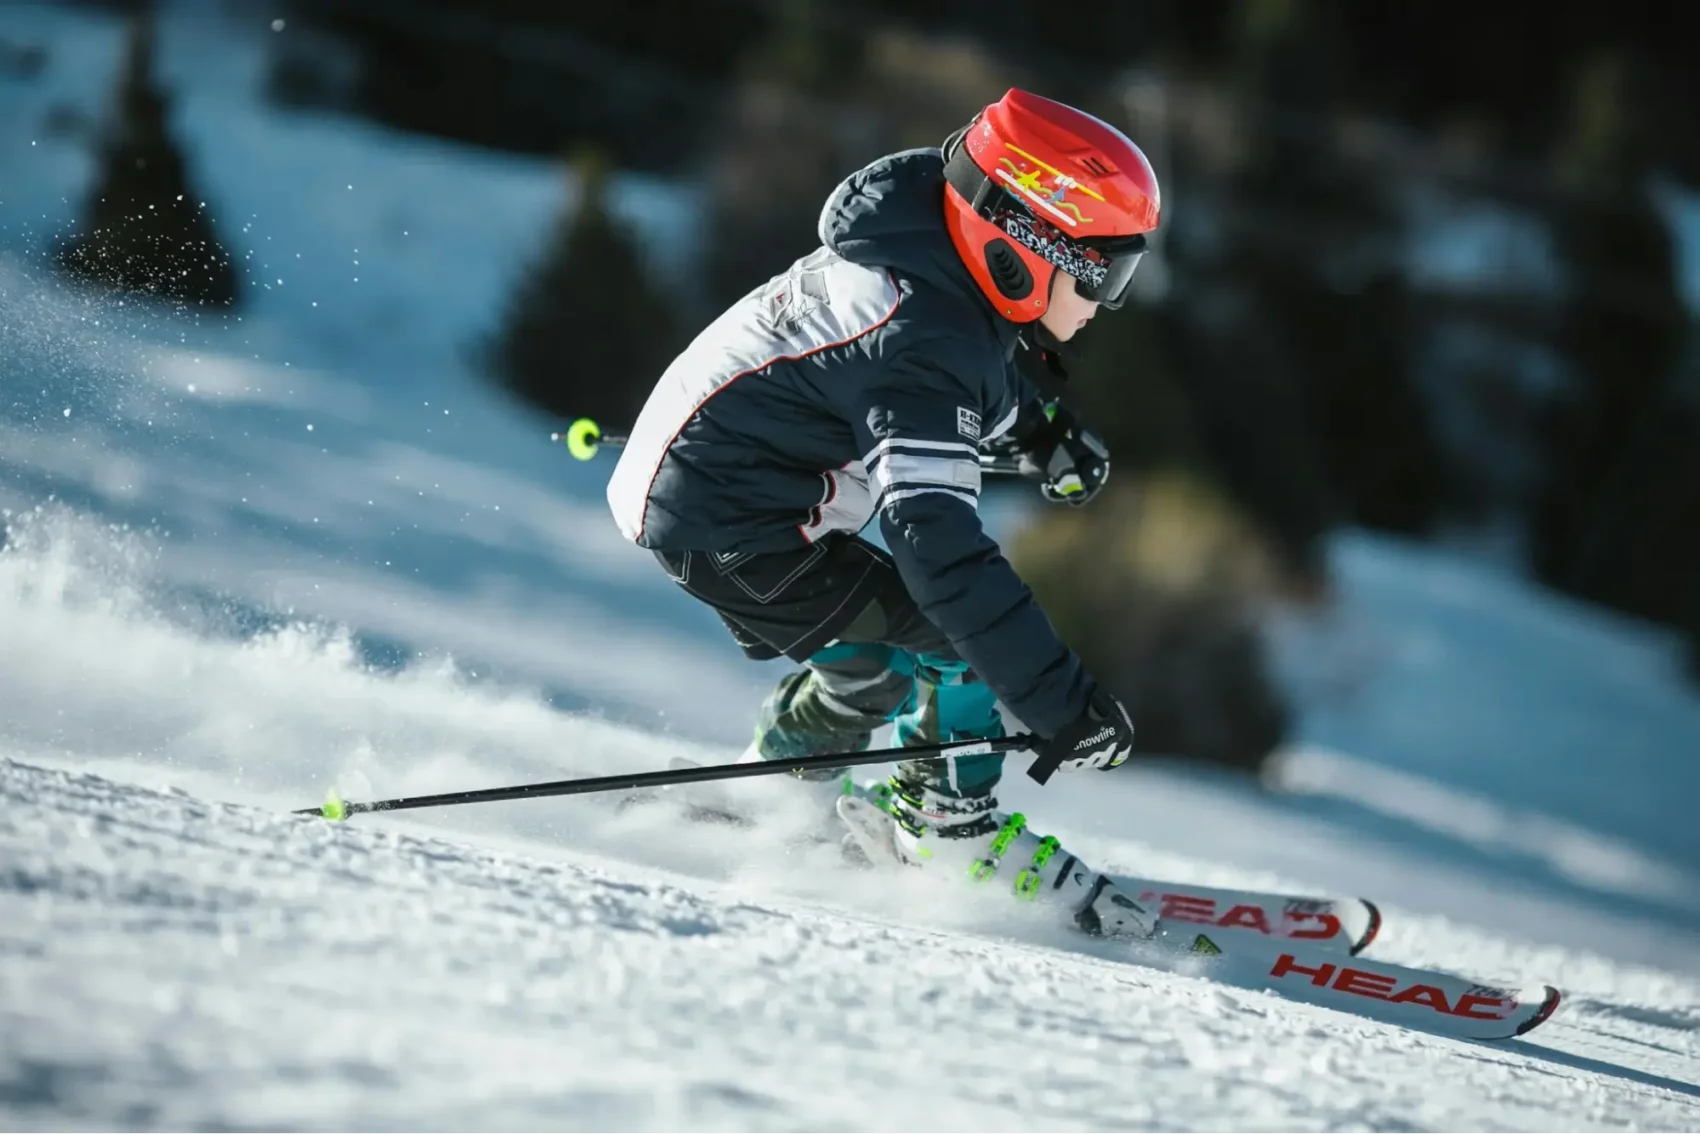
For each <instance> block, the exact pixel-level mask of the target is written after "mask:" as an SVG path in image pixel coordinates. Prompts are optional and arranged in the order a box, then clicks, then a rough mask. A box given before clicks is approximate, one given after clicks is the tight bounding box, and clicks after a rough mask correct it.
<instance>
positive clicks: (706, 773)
mask: <svg viewBox="0 0 1700 1134" xmlns="http://www.w3.org/2000/svg"><path fill="white" fill-rule="evenodd" d="M1033 740H1034V738H1033V737H1030V736H1027V735H1025V734H1023V735H1019V736H1006V737H1000V738H999V739H997V740H957V741H951V742H949V743H945V744H918V745H914V746H912V747H909V748H880V749H876V750H874V751H872V752H837V753H828V754H827V755H825V756H805V757H801V758H799V759H796V760H786V761H778V760H763V761H759V762H756V763H750V764H705V765H701V766H699V767H693V768H668V769H665V770H663V771H659V772H632V773H628V774H626V775H618V776H589V777H586V778H584V779H576V780H553V781H550V782H547V783H537V784H516V785H514V786H512V787H499V788H482V789H479V790H476V791H450V792H442V793H439V794H437V795H414V796H403V797H401V798H399V799H379V800H374V801H373V802H370V803H342V804H339V805H337V806H338V807H339V808H340V811H341V815H340V816H331V817H333V818H340V817H342V816H347V815H358V814H360V813H361V812H364V811H409V810H412V809H414V808H419V807H452V806H455V805H457V804H462V803H496V802H499V801H501V800H506V799H536V798H541V797H543V796H550V795H585V794H587V793H590V792H599V791H630V790H633V789H636V788H650V787H665V786H667V785H669V784H693V783H702V782H704V781H708V780H736V779H743V778H745V777H747V776H773V775H779V774H781V773H784V772H791V771H808V770H810V769H819V768H851V767H857V766H859V765H863V764H885V763H888V762H891V761H895V760H916V759H929V758H933V759H941V760H942V759H946V758H948V757H950V756H952V755H954V752H953V751H952V750H953V749H958V748H974V749H975V750H976V751H977V752H986V751H990V752H1010V751H1013V750H1015V749H1019V748H1027V747H1030V746H1031V745H1032V743H1033ZM330 806H332V805H330V804H327V805H325V807H302V808H298V809H297V810H296V811H295V814H297V815H327V816H330V812H329V811H328V810H327V808H329V807H330Z"/></svg>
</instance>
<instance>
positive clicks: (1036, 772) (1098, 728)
mask: <svg viewBox="0 0 1700 1134" xmlns="http://www.w3.org/2000/svg"><path fill="white" fill-rule="evenodd" d="M1034 751H1035V752H1036V754H1037V755H1036V757H1035V759H1034V761H1033V763H1032V764H1030V765H1029V766H1028V768H1027V774H1028V775H1029V776H1032V777H1033V778H1034V779H1035V780H1037V781H1038V782H1039V783H1041V784H1043V783H1045V782H1046V781H1047V780H1049V779H1050V778H1051V774H1052V773H1053V772H1057V771H1059V770H1060V771H1064V772H1077V771H1079V770H1081V769H1082V768H1101V769H1103V770H1104V771H1109V770H1110V769H1111V768H1116V767H1120V766H1121V765H1122V764H1124V763H1126V761H1127V758H1128V757H1129V756H1131V755H1132V754H1133V718H1132V717H1130V716H1129V715H1128V711H1127V706H1126V705H1123V704H1122V703H1121V702H1120V701H1118V700H1116V699H1115V698H1114V697H1112V696H1110V695H1109V694H1108V693H1105V692H1104V691H1103V690H1101V689H1100V690H1098V691H1097V692H1096V693H1093V694H1092V699H1091V700H1090V701H1088V702H1087V703H1086V711H1085V712H1084V713H1081V714H1080V716H1078V717H1076V718H1075V719H1074V722H1073V723H1072V724H1070V725H1068V726H1067V727H1066V728H1064V729H1063V730H1062V731H1061V732H1059V733H1057V734H1056V735H1055V736H1053V737H1051V738H1050V739H1048V740H1046V741H1044V742H1042V743H1041V744H1039V745H1038V747H1037V748H1036V749H1035V750H1034Z"/></svg>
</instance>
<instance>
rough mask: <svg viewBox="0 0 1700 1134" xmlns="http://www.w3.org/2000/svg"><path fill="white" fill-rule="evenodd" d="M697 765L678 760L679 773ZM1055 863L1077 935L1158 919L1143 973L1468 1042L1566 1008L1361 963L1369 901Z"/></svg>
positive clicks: (717, 813)
mask: <svg viewBox="0 0 1700 1134" xmlns="http://www.w3.org/2000/svg"><path fill="white" fill-rule="evenodd" d="M690 763H691V762H690V761H685V760H675V761H674V764H675V765H676V766H688V765H689V764H690ZM815 786H823V785H815ZM657 802H672V803H675V804H677V805H678V806H679V807H680V809H681V811H682V813H683V815H684V816H685V817H686V818H687V819H688V820H690V821H693V822H702V823H710V824H724V825H729V826H735V827H744V828H751V827H756V826H759V825H760V819H759V818H758V817H757V816H756V815H753V814H750V813H747V812H741V811H740V810H739V809H738V807H737V804H736V803H735V802H733V801H732V800H731V799H729V798H728V797H726V796H725V795H722V794H719V793H715V792H713V791H712V790H710V791H707V792H704V791H702V790H700V789H699V790H695V791H690V792H686V793H681V794H680V795H673V794H672V793H671V792H670V791H669V790H666V789H664V790H663V791H662V792H660V793H650V794H648V795H645V796H642V797H627V798H626V799H625V800H623V801H622V803H621V806H622V807H630V806H638V805H642V804H652V803H657ZM838 811H839V816H840V818H841V819H842V820H844V822H845V823H846V824H848V826H849V828H850V830H851V831H852V832H853V833H854V834H857V835H858V836H859V838H858V839H857V840H856V841H857V843H858V845H859V846H860V847H861V848H862V853H863V856H865V857H866V858H867V861H870V862H872V861H880V860H881V859H882V857H883V856H881V855H879V854H878V853H877V852H876V853H875V854H873V855H871V856H870V855H869V854H868V851H869V850H870V848H872V847H873V846H874V844H875V843H876V842H877V841H878V835H877V831H878V828H879V826H880V825H881V824H882V823H883V822H885V821H888V820H889V816H887V815H886V814H885V812H884V810H883V809H882V808H880V807H879V805H878V803H877V802H876V801H875V800H873V799H872V798H867V797H866V796H865V793H864V791H863V790H862V789H861V787H860V786H859V785H854V784H853V785H852V787H851V789H850V791H849V793H847V795H846V798H844V799H843V800H841V801H840V805H839V808H838ZM1058 859H1059V861H1058V862H1057V864H1056V866H1055V868H1054V869H1055V870H1056V871H1057V873H1056V875H1055V877H1054V880H1052V881H1051V883H1050V884H1051V886H1054V887H1057V888H1059V889H1067V890H1075V891H1077V892H1078V893H1080V894H1082V895H1090V896H1089V897H1087V898H1086V902H1085V905H1084V906H1083V907H1082V908H1081V911H1080V914H1078V915H1076V926H1077V927H1078V928H1080V929H1081V930H1082V931H1083V932H1086V933H1092V929H1091V928H1090V926H1091V925H1092V924H1096V923H1097V922H1098V921H1099V920H1100V919H1098V918H1096V917H1095V916H1093V915H1090V914H1088V913H1087V911H1090V910H1092V909H1093V907H1094V905H1095V904H1097V903H1099V902H1100V901H1102V902H1104V903H1106V904H1105V905H1104V907H1103V908H1104V911H1105V914H1106V915H1107V916H1106V917H1105V918H1104V919H1102V920H1103V921H1104V923H1105V924H1110V921H1109V917H1108V915H1109V911H1110V910H1111V908H1112V904H1113V905H1122V904H1129V903H1131V905H1132V906H1133V907H1137V908H1140V909H1142V910H1144V911H1148V912H1149V913H1151V914H1153V915H1154V916H1155V918H1156V924H1157V929H1156V932H1155V934H1154V935H1153V936H1152V937H1151V938H1149V939H1146V940H1135V939H1128V959H1129V960H1130V961H1132V962H1134V963H1148V964H1153V965H1156V966H1158V967H1162V968H1166V969H1170V970H1179V971H1183V972H1195V973H1196V974H1197V975H1199V976H1202V977H1205V978H1207V979H1210V980H1215V981H1219V982H1221V983H1223V984H1226V985H1229V986H1232V987H1238V988H1243V989H1247V990H1254V991H1263V992H1268V993H1270V994H1272V995H1276V996H1279V997H1281V998H1283V999H1285V1000H1290V1001H1293V1002H1296V1003H1304V1004H1311V1005H1315V1006H1318V1007H1323V1008H1329V1009H1333V1010H1335V1011H1340V1012H1346V1013H1349V1014H1351V1015H1354V1016H1359V1017H1363V1018H1366V1019H1372V1020H1377V1021H1380V1022H1382V1023H1387V1024H1392V1025H1396V1026H1400V1027H1407V1028H1412V1029H1415V1030H1419V1031H1423V1032H1426V1033H1429V1034H1433V1035H1441V1036H1448V1037H1451V1038H1455V1039H1462V1040H1480V1041H1492V1040H1505V1039H1512V1038H1514V1037H1517V1036H1521V1035H1526V1034H1527V1033H1528V1032H1530V1031H1531V1030H1533V1029H1535V1028H1537V1027H1539V1026H1540V1025H1541V1024H1543V1023H1545V1022H1546V1021H1547V1020H1549V1019H1551V1018H1552V1015H1553V1013H1554V1012H1555V1011H1556V1010H1557V1008H1558V1005H1559V1002H1560V1000H1561V999H1562V997H1561V994H1560V992H1559V991H1558V989H1556V988H1553V987H1552V986H1550V985H1546V984H1534V985H1529V986H1526V987H1512V986H1509V985H1506V984H1503V983H1492V982H1484V981H1479V980H1475V979H1472V978H1469V977H1463V976H1457V975H1454V974H1451V973H1445V972H1439V971H1435V970H1429V969H1418V968H1411V967H1409V966H1404V965H1399V964H1394V963H1391V962H1388V961H1383V960H1380V959H1378V958H1369V957H1365V956H1363V955H1362V954H1363V953H1364V951H1365V950H1366V949H1367V948H1369V946H1370V945H1371V944H1372V943H1373V942H1374V941H1375V940H1376V938H1377V936H1378V934H1379V933H1380V931H1381V927H1382V916H1381V911H1380V910H1379V909H1378V908H1377V907H1376V905H1375V903H1373V902H1371V901H1368V900H1366V899H1362V898H1344V899H1342V898H1323V897H1311V896H1302V895H1293V894H1283V893H1273V892H1267V891H1259V890H1238V889H1225V888H1220V887H1212V886H1198V885H1192V884H1190V883H1181V882H1175V881H1173V880H1167V879H1156V878H1144V877H1140V876H1137V875H1130V874H1115V873H1103V872H1099V871H1097V870H1094V869H1092V868H1091V867H1088V866H1086V865H1085V864H1084V863H1080V862H1078V860H1076V859H1074V858H1073V856H1070V855H1068V854H1067V852H1066V851H1064V852H1061V853H1060V854H1059V856H1058ZM1074 901H1076V902H1078V901H1079V899H1074ZM1082 915H1085V916H1084V917H1083V916H1082Z"/></svg>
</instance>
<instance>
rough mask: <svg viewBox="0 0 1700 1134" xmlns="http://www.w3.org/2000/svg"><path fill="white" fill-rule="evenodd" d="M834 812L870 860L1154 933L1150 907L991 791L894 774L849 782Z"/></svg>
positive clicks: (1091, 921)
mask: <svg viewBox="0 0 1700 1134" xmlns="http://www.w3.org/2000/svg"><path fill="white" fill-rule="evenodd" d="M838 816H839V818H840V819H842V820H843V821H844V824H845V826H846V827H847V828H848V829H849V838H850V839H851V840H853V841H854V843H855V845H856V847H857V849H858V851H859V852H860V854H861V855H862V856H863V857H864V858H865V859H866V861H867V862H869V863H870V864H872V865H874V866H881V865H885V866H893V867H898V866H901V867H920V868H923V869H927V870H931V871H938V872H941V873H943V874H944V875H946V876H949V875H955V876H957V877H959V878H961V879H962V880H963V881H964V882H967V883H969V884H971V885H973V886H975V887H976V888H980V887H990V888H992V889H996V890H1003V891H1005V892H1007V893H1009V894H1010V895H1011V896H1012V897H1014V898H1016V899H1019V900H1024V901H1043V902H1045V903H1046V904H1048V905H1053V906H1056V907H1058V911H1059V913H1061V914H1062V915H1063V916H1065V917H1068V918H1071V919H1072V921H1073V923H1074V926H1075V928H1077V929H1079V930H1080V931H1082V932H1084V933H1087V934H1089V935H1091V936H1094V937H1118V938H1128V939H1133V940H1148V939H1150V938H1151V937H1152V936H1153V935H1154V934H1155V933H1156V932H1157V912H1156V911H1155V910H1154V909H1151V908H1149V907H1147V906H1144V905H1142V904H1141V903H1140V902H1138V901H1135V900H1134V899H1133V897H1131V896H1130V895H1128V894H1126V893H1124V892H1123V891H1122V890H1120V889H1119V888H1118V887H1117V886H1116V885H1115V884H1114V882H1112V881H1111V879H1110V878H1109V876H1108V875H1105V874H1101V873H1099V872H1098V871H1096V870H1094V869H1092V868H1091V867H1090V866H1088V865H1086V864H1085V863H1084V862H1082V861H1080V859H1079V858H1077V857H1076V856H1074V855H1072V854H1070V853H1069V852H1068V851H1067V850H1066V849H1064V848H1063V846H1062V844H1061V843H1060V842H1058V841H1057V839H1056V838H1055V837H1053V836H1051V835H1039V834H1038V833H1037V832H1035V831H1033V830H1031V829H1030V828H1029V827H1028V826H1027V817H1026V816H1025V815H1022V814H1021V813H1020V812H1019V811H1018V812H1015V813H1014V814H1005V813H1004V812H1001V811H999V810H997V800H996V799H995V798H993V797H992V796H991V795H990V794H989V793H988V794H984V795H976V796H971V797H962V796H951V795H945V794H943V793H940V792H937V791H934V790H932V789H930V788H928V787H926V786H925V785H920V784H916V783H913V782H908V783H906V782H904V780H903V778H902V777H900V776H893V777H892V778H891V779H890V780H887V781H885V782H884V783H880V784H872V785H866V786H856V787H854V788H852V790H851V791H850V792H849V793H847V794H845V795H844V796H842V797H841V798H840V799H839V801H838Z"/></svg>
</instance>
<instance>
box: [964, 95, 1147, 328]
mask: <svg viewBox="0 0 1700 1134" xmlns="http://www.w3.org/2000/svg"><path fill="white" fill-rule="evenodd" d="M944 158H945V167H944V175H945V191H944V216H945V227H946V228H947V229H949V230H950V239H951V243H953V244H955V245H956V251H957V254H958V255H959V256H961V257H962V262H963V263H964V264H966V265H967V266H968V271H969V272H970V273H971V274H972V275H973V276H974V281H975V282H976V283H978V284H979V285H980V290H981V291H982V292H984V293H985V295H986V298H987V299H989V300H991V302H992V306H993V307H995V308H997V311H998V313H999V314H1000V315H1002V316H1003V317H1004V318H1006V319H1009V320H1011V321H1012V322H1016V323H1031V322H1032V321H1034V320H1035V319H1037V318H1039V317H1040V316H1041V315H1043V314H1044V313H1045V308H1046V307H1047V306H1049V305H1050V296H1051V279H1052V277H1053V275H1055V273H1056V271H1057V270H1058V269H1059V268H1060V269H1061V270H1062V271H1064V272H1066V273H1067V274H1068V275H1070V276H1072V277H1073V279H1074V286H1075V289H1076V290H1077V291H1079V292H1080V294H1081V295H1083V296H1085V297H1086V298H1088V299H1092V300H1096V301H1097V302H1099V303H1101V304H1103V305H1104V306H1105V307H1110V308H1116V307H1120V306H1121V305H1122V303H1123V302H1124V301H1125V300H1126V299H1127V293H1128V285H1129V284H1130V282H1131V281H1132V279H1133V270H1134V268H1135V267H1136V266H1137V265H1138V263H1139V257H1140V256H1141V255H1142V254H1143V253H1144V251H1145V233H1147V232H1150V231H1151V230H1152V229H1154V228H1156V227H1157V217H1158V207H1159V191H1158V188H1157V175H1156V174H1155V173H1153V172H1152V170H1151V163H1150V162H1148V161H1146V160H1145V155H1144V154H1143V153H1141V152H1140V150H1139V147H1138V146H1136V145H1134V144H1133V143H1132V142H1131V141H1129V140H1128V138H1127V136H1126V135H1125V134H1123V133H1122V132H1121V131H1120V130H1117V129H1116V128H1115V127H1114V126H1111V125H1110V124H1108V123H1107V122H1103V121H1100V120H1099V119H1097V118H1094V117H1092V116H1091V115H1090V114H1087V113H1085V112H1083V111H1079V110H1076V109H1074V108H1073V107H1071V106H1065V105H1063V104H1062V103H1060V102H1053V101H1052V100H1050V99H1048V98H1042V97H1040V96H1039V95H1036V94H1030V93H1029V92H1027V91H1023V90H1017V89H1015V88H1013V87H1012V88H1011V89H1010V90H1009V91H1008V92H1006V93H1005V94H1004V96H1003V97H1002V98H1001V99H999V100H998V101H997V102H994V103H992V104H991V105H990V106H988V107H986V108H985V109H984V110H982V111H981V112H980V113H979V114H977V115H976V116H975V117H974V121H972V122H970V123H969V124H968V125H967V127H965V128H964V129H963V130H960V131H958V132H957V133H956V134H954V135H952V136H951V137H950V139H949V140H947V141H946V142H945V145H944Z"/></svg>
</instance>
